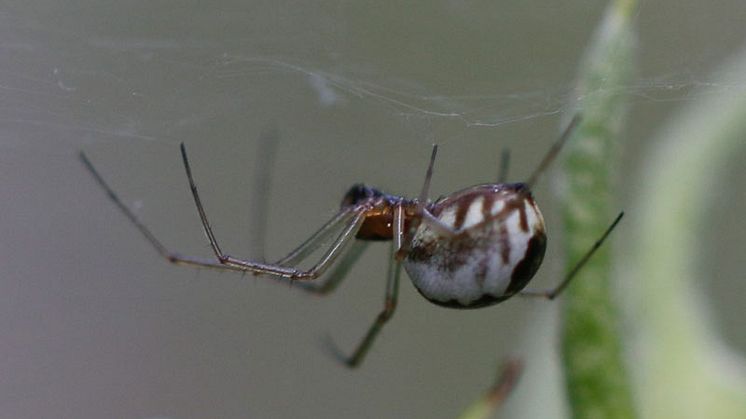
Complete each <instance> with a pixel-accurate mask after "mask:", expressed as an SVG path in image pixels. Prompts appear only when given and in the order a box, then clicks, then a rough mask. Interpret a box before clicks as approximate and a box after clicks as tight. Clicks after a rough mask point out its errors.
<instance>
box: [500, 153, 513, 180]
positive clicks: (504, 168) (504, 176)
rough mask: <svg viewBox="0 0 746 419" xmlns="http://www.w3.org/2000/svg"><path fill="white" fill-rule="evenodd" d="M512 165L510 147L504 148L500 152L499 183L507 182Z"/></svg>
mask: <svg viewBox="0 0 746 419" xmlns="http://www.w3.org/2000/svg"><path fill="white" fill-rule="evenodd" d="M509 167H510V149H509V148H505V149H503V151H502V153H500V168H499V169H498V171H497V173H498V174H497V183H505V182H506V181H507V180H508V169H509Z"/></svg>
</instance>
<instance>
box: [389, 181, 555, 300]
mask: <svg viewBox="0 0 746 419" xmlns="http://www.w3.org/2000/svg"><path fill="white" fill-rule="evenodd" d="M430 211H431V212H432V213H433V215H434V216H435V217H437V218H438V219H439V220H440V221H441V222H442V223H443V224H445V225H447V226H449V227H451V228H452V229H454V230H456V231H457V234H456V235H455V236H453V237H444V236H442V235H440V234H438V233H437V232H435V231H434V230H433V229H432V228H431V227H429V226H428V225H426V224H425V223H424V222H423V223H421V224H420V225H419V227H418V228H417V230H416V232H415V235H414V238H413V240H412V244H411V248H410V251H409V252H408V254H407V257H406V259H405V260H404V268H405V269H406V271H407V273H408V274H409V276H410V278H411V279H412V282H413V283H414V285H415V287H416V288H417V290H418V291H419V292H420V293H421V294H422V295H423V296H424V297H425V298H427V299H428V300H430V301H431V302H433V303H435V304H438V305H443V306H447V307H455V308H477V307H484V306H487V305H492V304H497V303H499V302H500V301H503V300H505V299H507V298H510V297H511V296H513V295H514V294H515V293H517V292H518V291H520V290H521V289H523V287H525V286H526V284H527V283H528V282H529V281H530V280H531V278H532V277H533V276H534V274H535V273H536V271H537V269H538V268H539V265H541V261H542V260H543V258H544V251H545V250H546V234H545V231H544V219H543V217H542V215H541V212H540V211H539V208H538V207H537V206H536V203H535V202H534V200H533V198H532V196H531V193H530V192H529V191H528V189H527V188H526V187H525V185H523V184H520V183H516V184H486V185H478V186H473V187H471V188H468V189H464V190H462V191H459V192H456V193H454V194H452V195H449V196H448V197H446V198H443V199H440V200H438V201H437V202H435V203H434V204H433V205H432V206H430Z"/></svg>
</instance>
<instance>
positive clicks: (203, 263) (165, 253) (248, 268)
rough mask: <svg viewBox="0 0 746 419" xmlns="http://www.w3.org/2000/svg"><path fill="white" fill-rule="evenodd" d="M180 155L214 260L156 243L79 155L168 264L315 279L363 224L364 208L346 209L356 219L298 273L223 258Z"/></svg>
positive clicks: (147, 230)
mask: <svg viewBox="0 0 746 419" xmlns="http://www.w3.org/2000/svg"><path fill="white" fill-rule="evenodd" d="M182 156H183V158H184V162H185V164H186V170H187V176H188V178H189V184H190V187H191V188H192V194H193V197H194V200H195V203H196V204H197V210H198V212H199V214H200V219H201V220H202V223H203V228H204V229H205V234H206V235H207V237H208V239H209V240H210V245H211V246H212V248H213V251H214V252H215V254H216V256H217V259H218V260H217V261H210V260H206V259H201V258H194V257H189V256H182V255H180V254H178V253H175V252H172V251H170V250H168V249H167V248H166V246H164V245H163V244H162V243H161V242H160V240H158V239H157V238H156V236H155V234H153V232H152V231H150V229H149V228H148V227H147V226H145V224H144V223H143V222H142V221H140V219H139V218H137V216H136V215H135V214H134V213H133V212H132V210H130V209H129V207H127V206H126V205H125V204H124V202H123V201H122V200H121V199H120V198H119V196H118V195H117V194H116V193H115V192H114V190H113V189H112V188H111V187H110V186H109V185H108V184H107V183H106V181H104V179H103V177H102V176H101V175H100V174H99V173H98V171H97V170H96V168H95V167H94V166H93V164H92V163H91V162H90V160H89V159H88V157H87V156H86V155H85V153H83V152H81V153H80V159H81V161H82V163H83V165H84V166H85V168H86V169H87V170H88V171H89V172H90V173H91V175H92V176H93V178H94V179H95V180H96V183H98V184H99V186H100V187H101V188H102V189H103V190H104V191H105V192H106V194H107V196H108V197H109V199H111V201H112V202H114V204H115V205H116V206H117V207H118V208H119V210H120V211H121V212H122V213H123V214H124V215H125V216H126V217H127V219H129V221H130V222H131V223H132V224H134V226H135V227H136V228H137V229H138V231H140V233H141V234H142V235H143V237H145V239H146V240H147V241H148V242H149V243H150V244H151V245H152V246H153V248H155V250H156V251H157V252H158V254H159V255H161V256H162V257H163V258H164V259H166V260H167V261H169V262H171V263H174V264H177V265H189V266H195V267H203V268H211V269H218V270H229V271H239V272H252V273H255V274H268V275H273V276H276V277H284V278H290V279H314V278H316V277H318V276H319V275H321V274H322V273H323V272H324V271H325V270H326V269H327V268H328V267H329V266H330V265H331V263H332V262H334V260H335V258H336V257H337V256H338V255H339V253H340V251H341V250H343V249H344V245H345V244H347V242H349V241H350V240H351V239H352V238H354V237H355V234H356V233H357V230H359V229H360V226H361V225H362V223H363V221H364V219H365V208H364V207H352V208H351V209H346V210H344V211H343V212H344V213H345V214H346V215H349V214H355V216H354V217H353V218H352V220H350V221H347V224H346V226H345V228H344V229H343V231H342V232H341V233H340V235H339V236H338V237H337V239H336V240H335V242H334V243H333V244H332V246H331V248H330V249H329V250H327V252H326V253H325V254H324V255H323V256H322V258H321V260H320V261H319V262H318V263H316V265H314V266H313V267H312V268H311V269H310V270H308V271H301V270H297V269H293V268H289V267H285V266H279V265H272V264H265V263H257V262H249V261H244V260H240V259H236V258H233V257H231V256H227V255H224V254H223V253H222V251H221V250H220V247H219V245H218V244H217V241H216V239H215V236H214V234H213V233H212V229H211V228H210V225H209V222H208V221H207V216H206V215H205V211H204V208H203V207H202V203H201V201H200V199H199V194H198V193H197V188H196V186H195V184H194V180H193V178H192V174H191V169H190V167H189V165H188V160H187V159H186V152H185V151H184V148H183V145H182ZM343 219H344V217H339V216H338V217H335V219H334V220H336V221H337V222H338V221H342V220H343Z"/></svg>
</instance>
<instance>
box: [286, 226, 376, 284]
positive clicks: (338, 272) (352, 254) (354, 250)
mask: <svg viewBox="0 0 746 419" xmlns="http://www.w3.org/2000/svg"><path fill="white" fill-rule="evenodd" d="M369 243H370V242H366V241H360V240H356V241H354V242H353V243H352V244H351V245H350V249H349V250H348V251H347V252H346V253H345V255H344V256H342V259H341V260H340V261H339V263H337V265H336V266H335V267H334V269H332V271H331V272H329V273H328V274H326V275H324V280H323V281H324V282H322V283H318V282H315V281H299V282H297V283H296V284H294V285H293V286H294V287H296V288H300V289H302V290H303V291H306V292H309V293H311V294H315V295H319V296H324V295H327V294H330V293H332V292H334V291H335V290H336V289H337V287H338V286H339V284H340V283H341V282H342V280H343V279H345V278H346V277H347V274H348V273H349V272H350V269H352V266H353V265H355V263H356V262H357V261H358V259H360V256H361V255H362V254H363V252H364V251H365V249H367V248H368V244H369Z"/></svg>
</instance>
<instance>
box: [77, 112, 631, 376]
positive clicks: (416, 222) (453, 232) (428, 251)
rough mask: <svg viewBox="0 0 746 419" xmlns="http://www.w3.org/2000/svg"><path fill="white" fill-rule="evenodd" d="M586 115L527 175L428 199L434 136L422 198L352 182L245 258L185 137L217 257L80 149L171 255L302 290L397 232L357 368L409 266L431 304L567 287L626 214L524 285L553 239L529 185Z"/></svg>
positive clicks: (325, 287) (471, 303) (474, 302)
mask: <svg viewBox="0 0 746 419" xmlns="http://www.w3.org/2000/svg"><path fill="white" fill-rule="evenodd" d="M579 121H580V117H579V116H576V117H575V118H573V120H572V121H571V122H570V124H569V125H568V126H567V128H565V130H564V131H563V133H562V135H561V136H560V137H559V139H558V140H557V141H556V142H555V143H554V145H553V146H552V147H551V148H550V150H549V151H548V152H547V154H546V155H545V156H544V158H543V159H542V161H541V163H540V164H539V166H538V167H537V168H536V169H535V170H534V172H533V174H532V175H531V176H530V177H529V179H528V181H526V182H524V183H506V182H505V181H504V175H505V170H502V175H501V179H499V181H498V182H497V183H486V184H480V185H476V186H471V187H469V188H466V189H462V190H460V191H457V192H454V193H452V194H450V195H448V196H445V197H441V198H439V199H437V200H435V201H430V200H428V192H429V189H430V180H431V178H432V174H433V165H434V163H435V156H436V154H437V145H434V146H433V149H432V154H431V156H430V162H429V165H428V167H427V172H426V175H425V181H424V183H423V186H422V189H421V192H420V195H419V197H418V198H415V199H409V198H404V197H400V196H395V195H389V194H386V193H383V192H381V191H380V190H378V189H375V188H372V187H369V186H366V185H364V184H356V185H353V186H352V187H351V188H350V189H349V190H348V191H347V193H346V194H345V196H344V198H343V199H342V204H341V208H340V210H339V212H337V214H336V215H334V216H333V217H332V218H331V220H329V221H328V222H327V223H326V224H324V225H323V226H322V227H321V228H320V229H319V230H317V231H316V232H315V233H313V234H312V235H311V237H309V238H308V239H307V240H306V241H305V242H303V243H302V244H301V245H300V246H298V247H297V248H296V249H295V250H293V251H291V252H290V253H289V254H288V255H287V256H285V257H284V258H282V259H280V260H278V261H277V262H275V263H264V262H257V261H249V260H244V259H240V258H236V257H234V256H230V255H229V254H226V253H225V252H223V250H222V249H221V248H220V245H219V244H218V241H217V239H216V238H215V234H214V233H213V230H212V227H211V226H210V222H209V221H208V219H207V215H206V214H205V209H204V206H203V205H202V201H201V199H200V196H199V193H198V192H197V186H196V184H195V182H194V178H193V176H192V169H191V166H190V164H189V159H188V158H187V153H186V148H185V147H184V144H183V143H182V144H181V146H180V150H181V156H182V160H183V163H184V169H185V170H186V176H187V180H188V181H189V187H190V189H191V192H192V197H193V198H194V204H195V206H196V207H197V212H198V213H199V217H200V220H201V222H202V228H203V229H204V232H205V234H206V236H207V239H208V241H209V242H210V246H211V248H212V252H213V253H214V255H215V259H200V258H195V257H190V256H184V255H181V254H178V253H175V252H172V251H170V250H169V249H168V248H167V247H166V246H164V245H163V244H162V243H161V242H160V241H159V240H158V239H157V238H156V236H155V235H154V234H153V233H152V232H151V230H150V229H149V228H148V227H146V225H145V224H144V223H142V222H141V221H140V220H139V219H138V218H137V216H136V215H135V214H134V212H132V210H130V209H129V208H128V207H127V206H126V205H125V204H124V203H123V202H122V200H121V199H120V198H119V197H118V195H117V194H116V193H115V192H114V190H113V189H112V188H111V187H110V186H109V185H108V184H107V183H106V181H104V179H103V177H102V176H101V175H100V174H99V172H98V171H97V170H96V169H95V167H94V166H93V164H92V163H91V162H90V160H89V159H88V158H87V157H86V155H85V154H84V153H83V152H81V153H80V158H81V160H82V163H83V164H84V166H85V167H86V168H87V170H88V171H89V172H90V174H91V175H92V176H93V178H94V179H95V180H96V182H97V183H98V184H99V185H100V186H101V188H103V190H104V191H105V192H106V193H107V195H108V197H109V199H111V201H113V203H114V204H115V205H116V206H117V207H118V208H119V209H120V210H121V211H122V213H123V214H124V215H125V216H126V217H127V218H128V219H129V221H130V222H132V224H134V226H135V227H136V228H137V229H138V230H139V231H140V233H142V235H143V236H144V237H145V238H146V239H147V241H148V242H150V244H151V245H152V246H153V247H154V248H155V250H157V251H158V253H159V254H160V255H161V256H162V257H163V258H165V259H166V260H167V261H169V262H171V263H174V264H180V265H191V266H194V267H205V268H214V269H220V270H230V271H239V272H248V273H252V274H254V275H268V276H272V277H275V278H280V279H286V280H291V281H293V282H296V281H297V282H296V283H298V284H300V288H301V289H304V290H306V291H309V292H312V293H317V294H326V293H328V292H330V291H332V290H333V289H334V288H335V287H336V285H337V283H338V282H339V280H341V279H342V278H341V276H343V273H344V272H346V269H347V268H348V265H349V264H348V263H340V269H338V270H339V271H341V272H342V274H340V275H341V276H340V275H336V274H335V273H332V275H330V277H329V278H328V279H327V281H326V282H325V283H322V284H318V283H316V282H311V280H314V279H317V278H319V277H321V276H322V275H324V273H326V272H327V270H328V269H329V267H330V266H332V264H333V263H334V262H335V260H337V258H338V257H339V256H340V255H341V254H342V253H344V252H345V250H346V248H347V247H346V245H347V244H348V243H349V242H351V241H352V240H353V239H357V240H361V241H383V240H391V242H392V251H391V256H390V262H389V269H388V275H387V282H386V298H385V303H384V307H383V309H382V310H381V312H380V313H379V314H378V316H377V317H376V319H375V320H374V322H373V324H372V325H371V326H370V328H369V329H368V332H367V333H366V335H365V336H364V338H363V339H362V341H361V342H360V343H359V344H358V346H357V348H356V349H355V351H354V352H353V353H352V355H350V356H349V357H344V356H343V357H342V360H343V362H344V363H345V364H346V365H347V366H349V367H357V366H359V365H360V363H361V362H362V361H363V358H364V357H365V355H366V353H367V352H368V350H369V349H370V347H371V345H372V343H373V341H374V339H375V338H376V336H377V335H378V333H379V332H380V331H381V329H382V327H383V325H384V324H385V323H386V322H387V321H388V320H389V319H390V318H391V317H392V315H393V314H394V310H395V309H396V304H397V297H398V293H399V277H400V272H401V267H402V265H403V266H404V269H405V270H406V271H407V273H408V274H409V277H410V279H411V280H412V283H413V284H414V286H415V288H416V289H417V291H419V293H420V294H421V295H422V296H423V297H425V298H426V299H427V300H428V301H430V302H432V303H434V304H437V305H440V306H444V307H450V308H461V309H472V308H480V307H486V306H490V305H494V304H497V303H500V302H502V301H504V300H506V299H508V298H510V297H512V296H514V295H524V296H529V297H541V298H546V299H549V300H552V299H554V298H555V297H556V296H557V295H559V294H560V293H561V292H562V291H563V290H564V289H565V288H566V287H567V285H568V284H569V283H570V281H571V280H572V279H573V277H574V276H575V274H576V273H577V272H578V271H579V270H580V269H581V268H582V267H583V265H584V264H585V263H586V262H587V261H588V259H590V257H591V256H592V255H593V253H594V252H595V251H596V250H597V249H598V248H599V247H600V246H601V244H602V243H603V242H604V240H605V239H606V238H607V237H608V235H609V234H610V233H611V231H612V230H613V229H614V227H615V226H616V225H617V223H618V222H619V221H620V220H621V218H622V216H623V215H624V213H623V212H622V213H619V215H618V216H617V217H616V219H615V220H614V221H613V222H612V223H611V225H610V226H609V227H608V228H607V229H606V231H605V232H604V233H603V234H602V235H601V237H600V238H599V239H598V240H597V241H596V242H595V243H594V244H593V246H591V248H590V249H589V250H588V251H587V252H586V254H585V255H584V256H583V257H582V258H581V259H580V260H579V261H578V262H576V264H575V265H574V267H573V268H572V269H571V270H570V271H569V273H568V274H567V275H566V276H565V277H564V278H563V279H562V281H560V282H559V284H558V285H557V286H556V287H555V288H553V289H550V290H545V291H528V290H524V287H525V286H526V285H527V284H528V282H529V281H530V280H531V278H533V276H534V274H535V273H536V271H537V270H538V269H539V266H540V265H541V262H542V260H543V258H544V252H545V250H546V240H547V238H546V232H545V228H544V219H543V217H542V214H541V212H540V211H539V208H538V206H537V205H536V203H535V202H534V199H533V196H532V194H531V188H532V187H533V185H534V184H535V183H536V181H537V179H538V178H539V176H540V175H541V174H542V173H543V172H544V171H545V170H546V168H547V167H548V166H549V164H550V163H551V162H552V161H553V160H554V158H555V157H556V156H557V154H558V153H559V151H560V149H561V148H562V146H563V145H564V143H565V142H566V141H567V139H568V138H569V137H570V134H571V133H572V131H573V130H574V128H575V127H576V126H577V124H578V122H579ZM506 165H507V158H504V159H503V166H506ZM503 169H505V168H504V167H503ZM337 231H338V234H337V237H336V239H334V240H333V242H332V244H331V245H330V246H329V248H328V249H327V250H326V251H325V252H323V254H322V256H321V258H320V259H319V260H318V261H317V262H316V263H315V264H314V265H313V266H312V267H311V268H309V269H306V270H303V269H300V268H298V264H299V263H300V262H302V261H303V260H305V259H306V258H307V257H308V256H309V255H310V254H312V253H313V252H314V251H316V250H318V249H319V248H320V246H321V245H322V244H323V243H325V242H326V241H327V239H328V238H329V237H330V236H332V234H333V233H335V232H337ZM355 252H356V251H351V252H350V253H355ZM357 256H358V254H353V255H352V258H353V259H354V258H356V257H357ZM342 265H344V266H342Z"/></svg>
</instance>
